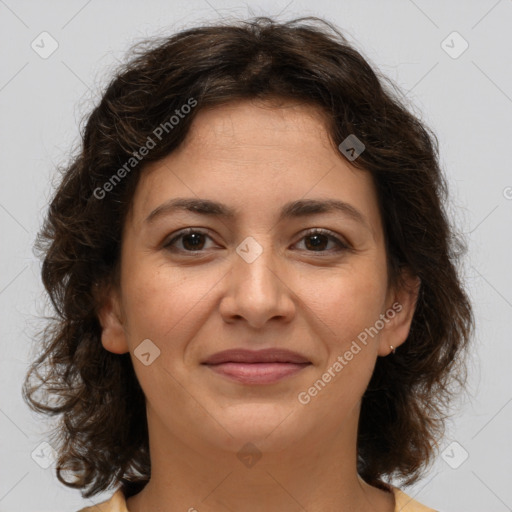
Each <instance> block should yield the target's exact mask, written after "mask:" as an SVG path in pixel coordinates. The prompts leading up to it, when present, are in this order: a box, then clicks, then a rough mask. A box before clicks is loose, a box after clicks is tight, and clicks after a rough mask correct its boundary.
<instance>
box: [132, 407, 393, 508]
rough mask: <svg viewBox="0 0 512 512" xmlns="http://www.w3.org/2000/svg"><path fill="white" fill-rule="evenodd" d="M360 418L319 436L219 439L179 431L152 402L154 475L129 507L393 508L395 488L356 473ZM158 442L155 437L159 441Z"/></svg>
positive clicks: (150, 427)
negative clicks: (285, 440)
mask: <svg viewBox="0 0 512 512" xmlns="http://www.w3.org/2000/svg"><path fill="white" fill-rule="evenodd" d="M358 412H359V411H354V416H355V419H356V421H355V422H350V421H349V422H347V423H346V424H345V425H346V426H345V427H344V428H341V429H338V431H336V432H321V433H317V435H312V436H310V438H312V439H314V441H311V440H308V442H307V443H306V442H303V441H298V442H296V443H294V444H293V443H292V444H288V445H286V447H285V448H284V449H283V448H282V445H279V447H280V449H278V446H277V443H275V442H272V433H271V434H270V435H268V436H267V437H266V438H264V439H263V440H260V441H257V442H254V443H250V445H248V446H246V447H245V448H242V449H241V447H242V446H244V444H245V443H243V442H240V441H237V442H234V441H233V439H225V440H224V441H225V443H224V444H222V445H221V447H220V446H215V447H214V446H211V444H208V443H205V442H204V441H201V439H196V440H193V441H194V442H190V441H191V438H187V439H185V440H184V439H183V438H181V437H180V438H178V437H176V436H175V435H173V434H172V433H170V432H169V430H168V429H166V428H165V427H164V425H163V424H161V423H159V422H158V421H157V420H156V419H155V416H152V415H151V410H150V409H148V427H149V431H150V439H151V440H156V441H155V442H154V443H153V444H151V443H150V457H151V480H150V481H149V482H148V484H147V485H146V487H144V489H143V490H142V491H141V492H140V493H138V494H137V495H135V496H132V497H131V498H129V499H128V500H127V506H128V509H129V511H130V512H147V511H149V510H151V511H153V512H174V511H175V510H187V511H190V512H194V511H200V512H220V511H233V510H238V511H243V512H257V511H258V512H259V511H261V510H265V511H268V512H277V511H279V512H283V511H296V510H307V511H308V512H325V510H336V511H340V512H341V511H350V512H363V511H368V510H372V511H379V512H380V511H382V512H393V510H394V497H393V494H392V493H389V492H386V491H383V490H380V489H377V488H375V487H372V486H370V485H368V484H366V483H365V482H364V481H363V480H362V479H361V478H360V477H359V476H358V474H357V466H356V450H355V446H356V435H357V417H358ZM164 439H165V443H164V442H162V440H164ZM157 441H158V442H157Z"/></svg>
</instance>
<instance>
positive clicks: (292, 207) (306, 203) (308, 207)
mask: <svg viewBox="0 0 512 512" xmlns="http://www.w3.org/2000/svg"><path fill="white" fill-rule="evenodd" d="M177 211H190V212H193V213H198V214H200V215H208V216H211V217H217V218H221V217H222V218H225V219H234V218H235V217H236V215H237V210H235V209H233V208H230V207H228V206H227V205H225V204H222V203H218V202H216V201H212V200H210V199H199V198H185V197H177V198H174V199H170V200H168V201H166V202H165V203H163V204H161V205H160V206H158V207H157V208H155V209H154V210H153V211H152V212H151V213H150V214H149V215H148V216H147V218H146V220H145V221H144V222H145V223H153V222H154V221H155V220H156V219H157V218H159V217H162V216H164V215H169V214H171V213H174V212H177ZM332 212H341V213H342V214H344V215H345V216H346V217H348V218H350V219H352V220H354V221H356V222H358V223H360V224H362V225H363V226H365V227H366V228H367V229H369V230H370V232H372V233H373V231H372V229H371V226H370V224H369V222H368V221H367V219H366V217H365V216H364V215H363V214H362V213H361V212H360V211H359V210H358V209H356V208H355V207H354V206H352V205H351V204H349V203H346V202H345V201H340V200H338V199H299V200H297V201H292V202H290V203H287V204H285V205H284V206H283V208H282V209H281V212H280V214H279V219H278V221H279V222H281V221H283V220H287V219H292V218H300V217H306V216H308V215H316V214H321V213H332Z"/></svg>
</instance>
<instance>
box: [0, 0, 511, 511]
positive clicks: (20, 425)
mask: <svg viewBox="0 0 512 512" xmlns="http://www.w3.org/2000/svg"><path fill="white" fill-rule="evenodd" d="M278 13H281V15H280V17H279V19H281V20H288V19H291V18H293V17H297V16H303V15H310V14H311V15H317V16H321V17H326V18H327V19H328V20H330V21H332V22H334V23H335V24H336V25H338V26H339V27H340V28H341V29H342V30H343V31H344V32H345V34H346V36H347V37H348V39H349V40H350V41H351V42H352V43H353V44H355V46H356V47H357V48H358V49H359V50H360V51H362V52H363V54H364V55H365V56H366V57H367V58H368V59H369V61H370V63H372V64H373V65H374V66H375V67H377V68H379V69H380V71H381V72H383V73H385V74H387V75H388V76H389V77H391V78H392V79H393V80H395V81H396V83H397V84H398V85H399V86H400V87H401V88H402V90H403V91H404V92H406V93H407V98H408V99H409V101H410V107H411V108H413V109H414V110H415V111H416V112H417V113H419V114H420V115H421V117H422V118H423V119H424V121H425V122H426V123H427V124H428V125H429V126H431V127H432V128H433V129H434V131H435V132H436V133H437V135H438V137H439V140H440V149H441V160H442V166H443V168H444V169H445V171H446V173H447V175H448V179H449V184H450V190H451V204H452V206H451V209H450V211H451V214H452V216H453V218H454V219H455V222H457V224H458V226H459V228H460V229H461V230H462V231H464V232H465V233H466V234H467V236H468V240H469V242H470V246H469V249H470V253H469V255H468V257H467V258H466V260H465V267H464V269H463V275H464V280H465V283H466V285H467V289H468V291H469V293H470V295H471V298H472V300H473V303H474V307H475V315H476V321H477V331H476V335H475V340H474V345H473V351H472V358H471V360H470V382H469V387H468V391H469V394H468V396H467V397H466V399H465V400H460V401H459V403H457V404H455V406H454V418H453V420H452V421H451V422H450V423H449V424H448V431H447V435H446V439H445V440H444V441H443V444H442V445H441V447H440V452H443V453H444V455H443V456H441V455H440V456H439V457H438V458H437V460H436V461H435V464H434V465H433V466H432V468H431V470H430V471H429V472H428V473H427V475H426V477H425V478H424V479H423V480H422V481H421V482H420V483H418V484H417V485H415V486H413V487H409V488H404V490H405V491H406V492H407V493H408V494H410V495H411V496H413V497H415V498H416V499H417V500H419V501H420V502H423V503H425V504H427V505H429V506H431V507H434V508H436V509H438V510H441V511H445V512H450V511H453V512H457V511H464V512H476V511H484V510H485V511H490V510H492V511H494V512H501V511H506V510H512V486H511V485H510V483H511V476H512V462H511V460H512V459H511V457H510V455H511V444H512V443H511V436H510V426H511V420H512V404H511V401H512V387H511V380H512V376H511V372H510V371H509V364H510V360H511V354H512V348H511V346H512V345H511V343H510V334H509V332H510V322H509V320H510V318H511V313H512V291H511V289H512V277H511V272H510V267H509V260H510V249H511V245H512V244H511V242H512V234H511V219H512V173H511V164H510V156H509V155H510V147H511V141H510V136H511V131H512V130H511V123H510V118H511V115H512V99H511V98H512V72H511V69H512V65H511V64H512V62H511V60H512V58H511V50H512V32H511V31H510V27H511V26H512V1H511V0H500V1H496V0H485V1H484V0H482V1H462V0H459V1H452V2H449V3H448V2H445V1H430V2H427V1H425V0H414V1H413V0H394V1H381V2H378V1H355V0H354V1H347V0H345V1H339V2H334V1H329V0H315V2H309V3H308V2H306V1H304V0H291V1H290V0H284V1H283V0H272V1H267V0H265V1H264V0H260V1H258V2H252V3H251V4H249V5H247V3H242V2H235V1H234V0H233V1H231V0H208V1H207V0H190V1H188V2H186V3H185V2H184V1H182V0H180V1H178V0H174V1H169V0H159V1H152V2H142V1H137V2H135V1H130V2H128V1H125V2H121V1H103V2H100V1H99V0H89V1H86V0H80V1H75V0H73V1H69V0H68V1H46V2H36V1H32V2H30V1H21V0H17V1H16V0H0V43H1V47H2V57H3V58H2V65H1V67H0V105H1V113H2V115H1V117H0V137H1V141H2V145H1V147H2V153H1V157H2V161H1V164H0V176H1V184H2V186H1V187H0V228H1V238H2V239H1V243H0V315H1V321H0V349H1V354H2V357H1V358H0V372H1V373H0V374H1V379H2V386H1V387H0V432H1V439H2V448H1V450H2V453H1V461H2V464H1V465H0V512H5V511H20V512H21V511H24V512H26V511H28V510H30V511H34V512H38V511H41V512H43V511H47V512H50V511H52V512H58V511H69V512H73V511H76V510H78V509H79V508H81V507H82V506H85V505H90V504H91V503H92V501H90V500H83V499H82V498H81V497H80V494H79V492H78V491H74V490H71V489H68V488H66V487H64V486H63V485H62V484H60V483H59V482H58V481H57V479H56V477H55V475H54V469H53V466H50V467H48V468H47V469H44V468H43V467H41V466H40V465H39V464H38V463H36V462H35V460H38V458H37V454H40V455H39V460H40V461H42V462H44V461H45V460H47V461H48V462H51V458H49V456H48V457H47V456H46V455H45V453H47V452H45V449H44V445H43V447H42V448H41V447H39V446H40V444H41V443H43V442H45V441H46V440H47V439H48V436H47V435H46V432H47V429H48V428H49V424H48V423H45V422H44V420H43V419H42V418H40V417H38V416H37V415H35V414H34V413H32V412H31V411H29V410H28V408H27V407H26V406H25V404H24V403H23V401H22V398H21V392H20V388H21V383H22V380H23V377H24V374H25V371H26V367H27V364H28V361H29V360H30V359H31V357H32V352H31V335H32V333H33V332H34V330H35V329H37V328H39V327H41V325H42V324H41V322H40V321H39V320H38V319H37V317H38V316H39V315H41V314H44V313H45V312H48V311H47V310H45V307H44V302H45V300H44V294H43V288H42V285H41V283H40V279H39V271H40V264H39V262H38V261H37V260H36V259H35V257H34V256H33V254H32V250H31V247H32V243H33V240H34V237H35V234H36V232H37V231H38V229H39V227H40V223H41V220H42V215H43V213H44V211H45V209H46V207H47V203H48V198H49V194H50V191H51V188H50V187H51V182H52V176H53V175H54V169H55V166H57V165H61V164H65V163H66V161H67V157H68V154H69V150H70V148H71V147H76V144H77V143H78V124H79V122H80V120H81V119H82V116H83V115H85V114H86V113H87V112H88V111H89V109H90V108H91V102H92V101H94V100H96V99H97V97H98V94H99V93H100V92H101V88H102V86H103V85H104V84H105V81H106V80H107V79H108V78H109V76H110V72H111V71H112V70H113V69H114V68H115V66H116V65H117V64H118V63H119V62H120V61H122V60H123V57H124V56H125V52H126V50H127V49H128V47H129V46H130V45H131V44H132V43H133V42H135V41H136V40H139V39H141V38H144V37H146V36H151V35H165V34H170V33H172V32H174V31H176V30H178V29H181V28H185V27H188V26H191V25H194V24H195V23H199V22H203V21H210V20H212V19H216V18H219V17H248V16H251V15H265V14H266V15H277V14H278ZM43 31H47V32H48V33H49V34H51V37H52V38H54V39H55V40H56V41H57V42H58V49H57V50H56V51H55V52H54V53H53V54H52V55H50V56H49V57H48V58H45V59H44V58H42V57H41V56H40V55H39V54H38V53H36V51H34V50H33V49H32V47H31V43H32V41H34V40H35V43H34V44H39V46H40V47H42V46H43V44H44V48H45V49H46V50H48V49H50V48H51V46H50V43H51V41H50V39H48V36H39V35H40V34H41V33H42V32H43ZM453 31H457V32H458V33H459V34H460V35H461V36H462V38H464V40H466V41H467V43H468V44H469V47H468V49H467V50H466V51H465V52H464V53H462V54H461V55H460V56H458V57H457V58H453V57H452V56H450V55H449V54H448V53H447V52H446V51H445V49H446V45H449V46H451V47H452V48H451V50H449V51H451V52H452V54H453V53H454V52H458V51H459V50H460V49H461V48H462V46H461V45H462V44H463V43H462V41H461V40H459V39H457V38H456V37H457V36H455V39H454V37H453V36H451V38H448V39H447V42H446V43H444V47H443V45H442V42H443V41H444V40H445V39H446V38H447V36H449V35H450V34H451V33H452V32H453ZM42 37H46V38H47V39H45V40H44V43H42V42H41V38H42ZM38 41H39V42H38ZM40 51H42V49H41V50H40ZM453 443H455V444H453ZM34 450H36V451H35V452H34ZM32 453H34V454H35V455H34V459H35V460H33V458H32V457H31V454H32ZM466 454H467V455H466ZM466 456H467V459H466V460H464V458H465V457H466ZM45 457H46V459H45ZM457 466H458V467H457ZM110 494H111V492H109V493H105V494H102V495H100V496H97V497H95V498H94V499H93V501H94V502H99V501H102V500H103V499H107V498H108V497H109V496H110Z"/></svg>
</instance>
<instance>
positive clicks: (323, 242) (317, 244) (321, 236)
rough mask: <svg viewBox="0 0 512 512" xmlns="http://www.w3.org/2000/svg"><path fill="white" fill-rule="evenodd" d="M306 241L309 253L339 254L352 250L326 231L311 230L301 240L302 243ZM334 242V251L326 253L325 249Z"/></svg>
mask: <svg viewBox="0 0 512 512" xmlns="http://www.w3.org/2000/svg"><path fill="white" fill-rule="evenodd" d="M302 240H305V241H306V243H305V246H306V250H307V251H308V252H339V251H344V250H350V247H349V246H348V245H347V244H346V243H344V242H342V241H341V240H340V239H339V238H338V237H337V236H335V235H333V234H332V233H331V232H330V231H328V230H326V229H318V228H316V229H311V230H309V231H307V232H306V234H305V235H304V236H303V237H302V238H301V241H302ZM330 241H331V242H333V243H334V245H335V249H334V251H325V250H324V249H325V248H326V246H327V245H328V244H329V242H330Z"/></svg>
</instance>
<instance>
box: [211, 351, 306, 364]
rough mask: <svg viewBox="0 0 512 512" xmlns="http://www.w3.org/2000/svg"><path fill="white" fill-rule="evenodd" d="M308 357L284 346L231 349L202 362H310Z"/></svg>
mask: <svg viewBox="0 0 512 512" xmlns="http://www.w3.org/2000/svg"><path fill="white" fill-rule="evenodd" d="M310 362H311V361H309V360H308V359H307V358H305V357H304V356H301V355H300V354H298V353H297V352H292V351H291V350H286V349H283V348H280V349H277V348H267V349H262V350H246V349H230V350H223V351H222V352H217V353H216V354H213V355H212V356H210V357H209V358H208V359H206V361H203V363H202V364H221V363H310Z"/></svg>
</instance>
